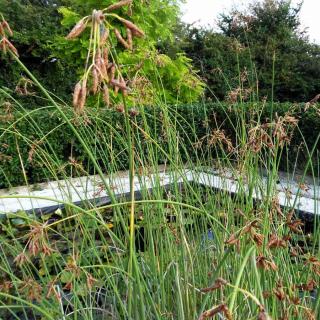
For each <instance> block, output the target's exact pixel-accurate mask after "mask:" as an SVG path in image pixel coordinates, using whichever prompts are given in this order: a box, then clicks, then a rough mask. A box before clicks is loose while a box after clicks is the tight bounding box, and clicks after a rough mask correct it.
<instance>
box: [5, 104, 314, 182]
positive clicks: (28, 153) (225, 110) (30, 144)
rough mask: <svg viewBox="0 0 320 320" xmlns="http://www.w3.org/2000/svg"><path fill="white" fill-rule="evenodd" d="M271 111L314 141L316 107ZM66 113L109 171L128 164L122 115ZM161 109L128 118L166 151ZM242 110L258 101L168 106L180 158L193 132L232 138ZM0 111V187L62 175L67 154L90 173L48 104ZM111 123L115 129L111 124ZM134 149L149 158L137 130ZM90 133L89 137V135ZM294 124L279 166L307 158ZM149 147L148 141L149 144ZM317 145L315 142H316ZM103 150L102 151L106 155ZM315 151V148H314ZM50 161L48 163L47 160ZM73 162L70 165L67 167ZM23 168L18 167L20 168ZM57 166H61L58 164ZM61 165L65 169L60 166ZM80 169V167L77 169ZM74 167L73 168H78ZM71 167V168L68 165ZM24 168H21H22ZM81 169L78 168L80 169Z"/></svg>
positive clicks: (252, 112)
mask: <svg viewBox="0 0 320 320" xmlns="http://www.w3.org/2000/svg"><path fill="white" fill-rule="evenodd" d="M273 110H274V113H273V116H275V115H276V114H277V115H279V116H280V115H283V114H285V113H286V112H287V111H288V110H291V114H293V115H294V116H295V117H297V118H299V128H300V130H301V132H302V135H303V137H304V138H305V140H306V142H307V145H308V147H309V148H312V146H313V145H314V143H315V141H316V138H317V135H318V134H319V132H320V116H319V115H318V114H317V112H316V110H315V108H309V109H308V110H307V111H305V110H304V105H295V106H294V105H292V104H275V105H274V106H273ZM65 113H66V114H67V116H68V118H69V119H71V121H72V122H73V123H74V125H75V127H76V128H77V130H78V132H79V133H80V134H81V136H82V137H83V138H84V139H85V140H86V142H87V143H88V144H89V146H90V149H91V150H94V152H95V154H96V159H97V161H98V163H99V164H100V165H101V166H102V169H103V170H104V171H106V172H108V171H109V170H110V169H111V168H112V167H114V165H115V164H116V165H117V168H118V169H125V168H127V167H128V155H127V150H126V142H125V138H124V136H125V129H124V115H123V114H122V113H119V112H117V111H113V110H90V111H89V112H88V115H87V118H86V119H74V114H73V112H72V111H71V110H65ZM164 113H165V112H164V110H163V109H161V108H160V107H152V108H151V107H150V108H145V109H144V112H140V114H139V115H137V116H134V117H133V118H132V120H133V121H135V122H136V123H137V124H138V125H139V126H141V127H143V128H145V127H146V125H145V124H146V123H147V126H148V127H149V133H150V135H151V136H152V137H153V138H154V139H155V140H156V141H157V143H158V144H159V145H160V146H161V147H162V148H163V149H164V150H166V151H169V149H170V145H169V139H170V138H168V136H167V134H166V133H165V132H164V125H163V123H164V121H165V120H164V119H165V118H164ZM240 113H242V114H244V115H245V117H246V118H247V120H248V121H249V120H250V119H253V118H255V119H257V118H258V113H257V106H256V105H254V104H249V103H248V104H245V105H229V106H227V105H221V104H208V105H201V104H199V105H182V106H178V107H170V108H169V109H168V114H169V119H177V120H178V122H176V121H172V124H171V126H176V130H177V131H178V136H179V139H180V146H184V148H183V149H181V158H182V160H183V159H184V158H185V159H187V158H189V159H190V158H194V159H195V158H196V157H197V156H199V153H198V152H199V151H198V150H196V149H195V148H194V147H193V144H194V143H195V142H196V141H197V139H198V138H201V137H203V136H205V135H206V134H207V133H208V132H210V131H211V130H212V129H214V128H217V126H219V127H220V128H222V129H224V130H225V132H226V135H228V136H229V137H231V138H234V136H235V133H234V128H233V125H236V124H237V120H238V119H239V114H240ZM270 113H271V105H267V106H265V107H264V108H263V111H262V116H261V118H262V120H261V121H262V122H263V121H267V119H268V118H269V117H270ZM1 115H2V116H1V117H0V165H1V166H0V188H5V187H9V186H16V185H22V184H25V182H26V179H27V181H28V183H37V182H42V181H46V180H48V179H53V178H54V174H56V177H58V178H61V177H62V172H64V171H66V169H67V173H68V174H70V173H71V166H68V165H67V164H68V163H70V159H71V158H72V159H75V160H76V161H77V164H81V166H82V167H80V166H79V168H80V169H81V170H84V172H85V171H86V172H88V173H94V171H93V169H92V168H93V166H92V165H90V161H89V160H88V156H87V154H86V152H85V151H84V150H83V148H82V146H81V145H80V144H79V143H78V141H77V140H76V139H75V137H74V134H73V132H72V130H71V129H70V127H69V126H68V125H67V124H66V123H64V121H63V119H62V117H61V115H60V114H59V112H58V111H56V110H54V109H53V108H42V109H38V110H32V111H30V110H29V111H28V112H27V113H23V112H12V113H10V112H9V113H8V114H6V113H5V112H4V111H3V110H1ZM111 126H112V128H114V129H110V128H111ZM137 133H139V134H137V135H136V137H137V139H138V140H139V143H137V144H136V148H137V153H138V154H139V155H140V156H141V157H145V159H147V158H148V144H147V140H148V139H147V137H146V136H145V135H144V134H143V133H142V132H141V131H137ZM93 137H94V138H93ZM302 144H303V138H302V136H301V134H300V132H299V130H297V129H296V130H295V132H294V135H293V139H292V143H291V145H290V148H289V150H288V152H286V153H285V154H284V156H283V159H282V164H283V166H287V163H288V162H287V159H289V160H290V163H291V164H292V165H293V164H294V162H296V158H297V154H299V157H298V164H299V166H301V167H302V166H303V165H304V164H305V163H306V159H307V156H306V152H305V147H302ZM149 147H150V144H149ZM317 149H318V151H319V145H318V146H317ZM105 155H107V157H105ZM315 155H317V153H316V154H315ZM158 159H159V162H160V163H161V162H164V161H165V160H166V159H165V156H163V154H161V152H159V158H158ZM46 163H47V164H49V165H46ZM75 167H77V165H75V166H74V167H73V169H72V170H76V169H74V168H75ZM22 168H23V170H22ZM60 169H61V170H60ZM63 169H64V170H63ZM80 169H79V170H80ZM79 170H78V174H79ZM73 172H74V171H73ZM23 173H25V174H23ZM80 174H81V172H80Z"/></svg>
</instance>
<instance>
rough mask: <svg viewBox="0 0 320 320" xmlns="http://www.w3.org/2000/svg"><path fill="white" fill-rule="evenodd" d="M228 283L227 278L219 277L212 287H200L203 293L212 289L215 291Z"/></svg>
mask: <svg viewBox="0 0 320 320" xmlns="http://www.w3.org/2000/svg"><path fill="white" fill-rule="evenodd" d="M227 283H228V282H227V281H226V280H224V279H222V278H218V279H216V281H215V282H214V284H213V285H212V286H211V287H208V288H203V289H200V291H201V292H203V293H207V292H211V291H214V290H216V289H220V288H222V287H223V286H225V285H226V284H227Z"/></svg>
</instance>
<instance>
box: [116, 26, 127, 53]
mask: <svg viewBox="0 0 320 320" xmlns="http://www.w3.org/2000/svg"><path fill="white" fill-rule="evenodd" d="M114 34H115V35H116V38H117V39H118V41H119V42H120V43H121V44H122V45H123V46H124V47H125V48H126V49H128V50H129V49H130V46H129V44H128V43H127V41H126V40H124V39H123V37H122V35H121V34H120V31H119V30H118V29H117V28H115V29H114Z"/></svg>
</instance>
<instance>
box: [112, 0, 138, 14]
mask: <svg viewBox="0 0 320 320" xmlns="http://www.w3.org/2000/svg"><path fill="white" fill-rule="evenodd" d="M131 3H132V0H122V1H119V2H117V3H115V4H112V5H110V6H109V7H108V8H107V9H106V11H107V12H110V11H114V10H117V9H120V8H121V7H124V6H127V5H130V4H131Z"/></svg>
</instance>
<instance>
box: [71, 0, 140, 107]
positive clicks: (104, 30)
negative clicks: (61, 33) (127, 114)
mask: <svg viewBox="0 0 320 320" xmlns="http://www.w3.org/2000/svg"><path fill="white" fill-rule="evenodd" d="M130 5H132V0H131V1H130V0H128V1H120V2H119V3H117V4H114V5H110V6H109V7H107V8H106V9H104V10H93V12H92V14H91V15H90V16H87V17H84V18H82V19H81V20H80V21H79V22H78V23H77V24H76V25H75V26H74V28H73V29H72V30H71V32H70V33H69V34H68V36H67V39H69V40H72V39H74V38H77V37H79V36H81V34H82V33H83V32H84V31H85V29H86V28H90V29H91V30H90V41H89V48H88V55H87V61H86V66H85V72H84V75H83V77H82V79H81V80H80V81H79V82H78V83H77V84H76V86H75V88H74V93H73V106H74V108H75V110H76V111H78V112H81V111H83V108H84V106H85V103H86V98H87V95H88V94H89V93H92V94H97V93H98V92H101V93H102V97H103V101H104V103H105V105H106V106H107V107H109V106H110V92H109V91H110V89H111V90H113V92H114V95H117V94H118V92H119V91H120V92H121V93H122V95H123V96H126V95H127V94H128V91H129V88H128V87H127V83H126V81H125V80H124V77H123V75H122V73H121V70H120V66H119V64H117V63H116V61H115V60H114V59H113V56H112V55H111V54H110V52H111V49H112V43H111V41H110V33H114V35H115V37H116V39H117V40H118V42H119V43H121V44H122V45H123V46H124V47H125V48H126V49H128V50H133V38H134V37H143V36H144V32H143V31H142V30H141V29H140V28H138V27H137V26H136V25H135V24H134V23H132V22H131V21H129V20H126V19H124V18H122V17H120V16H118V15H117V14H114V13H111V12H113V11H115V10H117V9H120V8H121V7H123V6H130ZM112 19H115V20H117V21H118V22H120V23H121V24H122V25H123V26H124V27H125V28H126V39H125V38H123V36H122V35H121V32H120V31H119V30H118V29H117V28H116V27H114V26H112Z"/></svg>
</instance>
